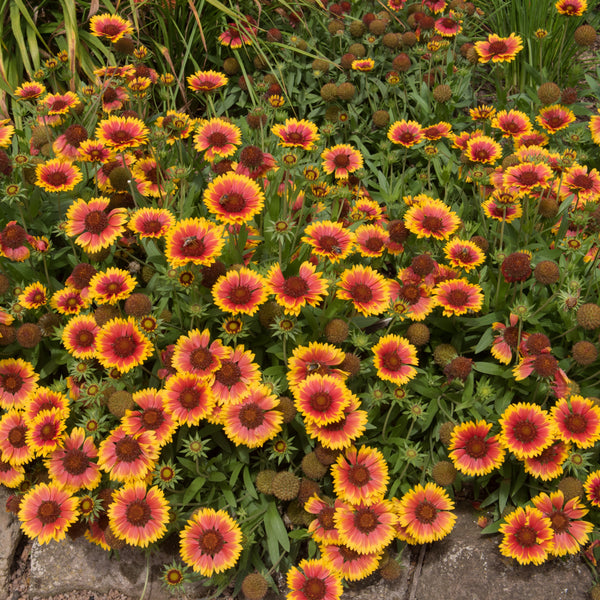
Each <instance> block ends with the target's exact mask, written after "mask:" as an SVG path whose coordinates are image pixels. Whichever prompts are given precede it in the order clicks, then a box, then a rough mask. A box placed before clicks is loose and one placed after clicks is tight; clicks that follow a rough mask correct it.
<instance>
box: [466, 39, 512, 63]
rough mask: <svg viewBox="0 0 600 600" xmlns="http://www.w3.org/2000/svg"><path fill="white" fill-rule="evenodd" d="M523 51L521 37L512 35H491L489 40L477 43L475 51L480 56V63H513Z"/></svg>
mask: <svg viewBox="0 0 600 600" xmlns="http://www.w3.org/2000/svg"><path fill="white" fill-rule="evenodd" d="M522 49H523V40H522V39H521V37H520V36H518V35H515V34H514V33H511V34H510V35H509V36H508V37H505V38H503V37H500V36H499V35H497V34H495V33H490V34H489V35H488V39H487V40H484V41H482V42H475V50H476V51H477V54H478V55H479V61H480V62H482V63H487V62H490V61H492V62H494V63H497V62H511V61H513V60H514V59H515V57H516V56H517V54H518V52H519V51H520V50H522Z"/></svg>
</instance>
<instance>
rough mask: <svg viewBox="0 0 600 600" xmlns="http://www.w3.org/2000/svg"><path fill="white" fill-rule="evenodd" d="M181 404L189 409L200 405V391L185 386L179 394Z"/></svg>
mask: <svg viewBox="0 0 600 600" xmlns="http://www.w3.org/2000/svg"><path fill="white" fill-rule="evenodd" d="M179 404H181V406H183V408H185V409H187V410H192V409H194V408H196V407H197V406H199V405H200V392H199V391H198V390H197V389H195V388H185V389H184V390H182V391H181V393H180V394H179Z"/></svg>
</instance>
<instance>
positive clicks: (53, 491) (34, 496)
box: [19, 483, 79, 544]
mask: <svg viewBox="0 0 600 600" xmlns="http://www.w3.org/2000/svg"><path fill="white" fill-rule="evenodd" d="M78 505H79V499H78V498H76V497H75V496H72V495H71V493H70V492H68V491H67V490H65V489H63V488H62V486H60V485H59V484H56V483H49V484H46V483H38V484H37V485H35V486H34V487H32V488H31V489H30V490H29V491H28V492H27V493H26V494H25V495H24V496H23V499H22V500H21V504H20V507H19V520H20V521H21V528H22V529H23V531H24V532H25V534H26V535H27V536H28V537H30V538H32V539H36V540H37V541H38V543H40V544H46V543H48V542H50V541H51V540H55V541H60V540H64V539H65V536H66V533H67V529H68V528H69V526H70V525H71V524H72V523H74V522H75V521H76V520H77V516H78V510H77V508H78Z"/></svg>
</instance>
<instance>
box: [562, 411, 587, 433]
mask: <svg viewBox="0 0 600 600" xmlns="http://www.w3.org/2000/svg"><path fill="white" fill-rule="evenodd" d="M565 426H566V428H567V429H568V430H569V431H570V432H571V433H583V432H584V431H585V430H586V429H587V420H586V419H585V417H584V416H583V415H578V414H571V415H569V416H568V417H567V418H566V419H565Z"/></svg>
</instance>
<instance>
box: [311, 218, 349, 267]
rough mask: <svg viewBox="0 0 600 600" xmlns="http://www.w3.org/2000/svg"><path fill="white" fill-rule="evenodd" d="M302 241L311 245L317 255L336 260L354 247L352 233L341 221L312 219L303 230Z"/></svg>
mask: <svg viewBox="0 0 600 600" xmlns="http://www.w3.org/2000/svg"><path fill="white" fill-rule="evenodd" d="M302 241H303V242H305V243H306V244H309V245H310V246H311V247H312V251H313V253H314V254H316V255H317V256H322V257H324V258H327V259H329V260H330V261H331V262H337V261H339V260H343V259H344V258H346V257H347V256H348V255H349V254H350V252H351V251H352V248H353V247H354V234H353V233H352V232H351V231H350V230H349V229H347V228H345V227H344V226H343V225H342V223H338V222H334V221H314V222H312V223H310V224H309V225H308V226H307V227H306V229H305V230H304V236H303V237H302Z"/></svg>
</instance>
